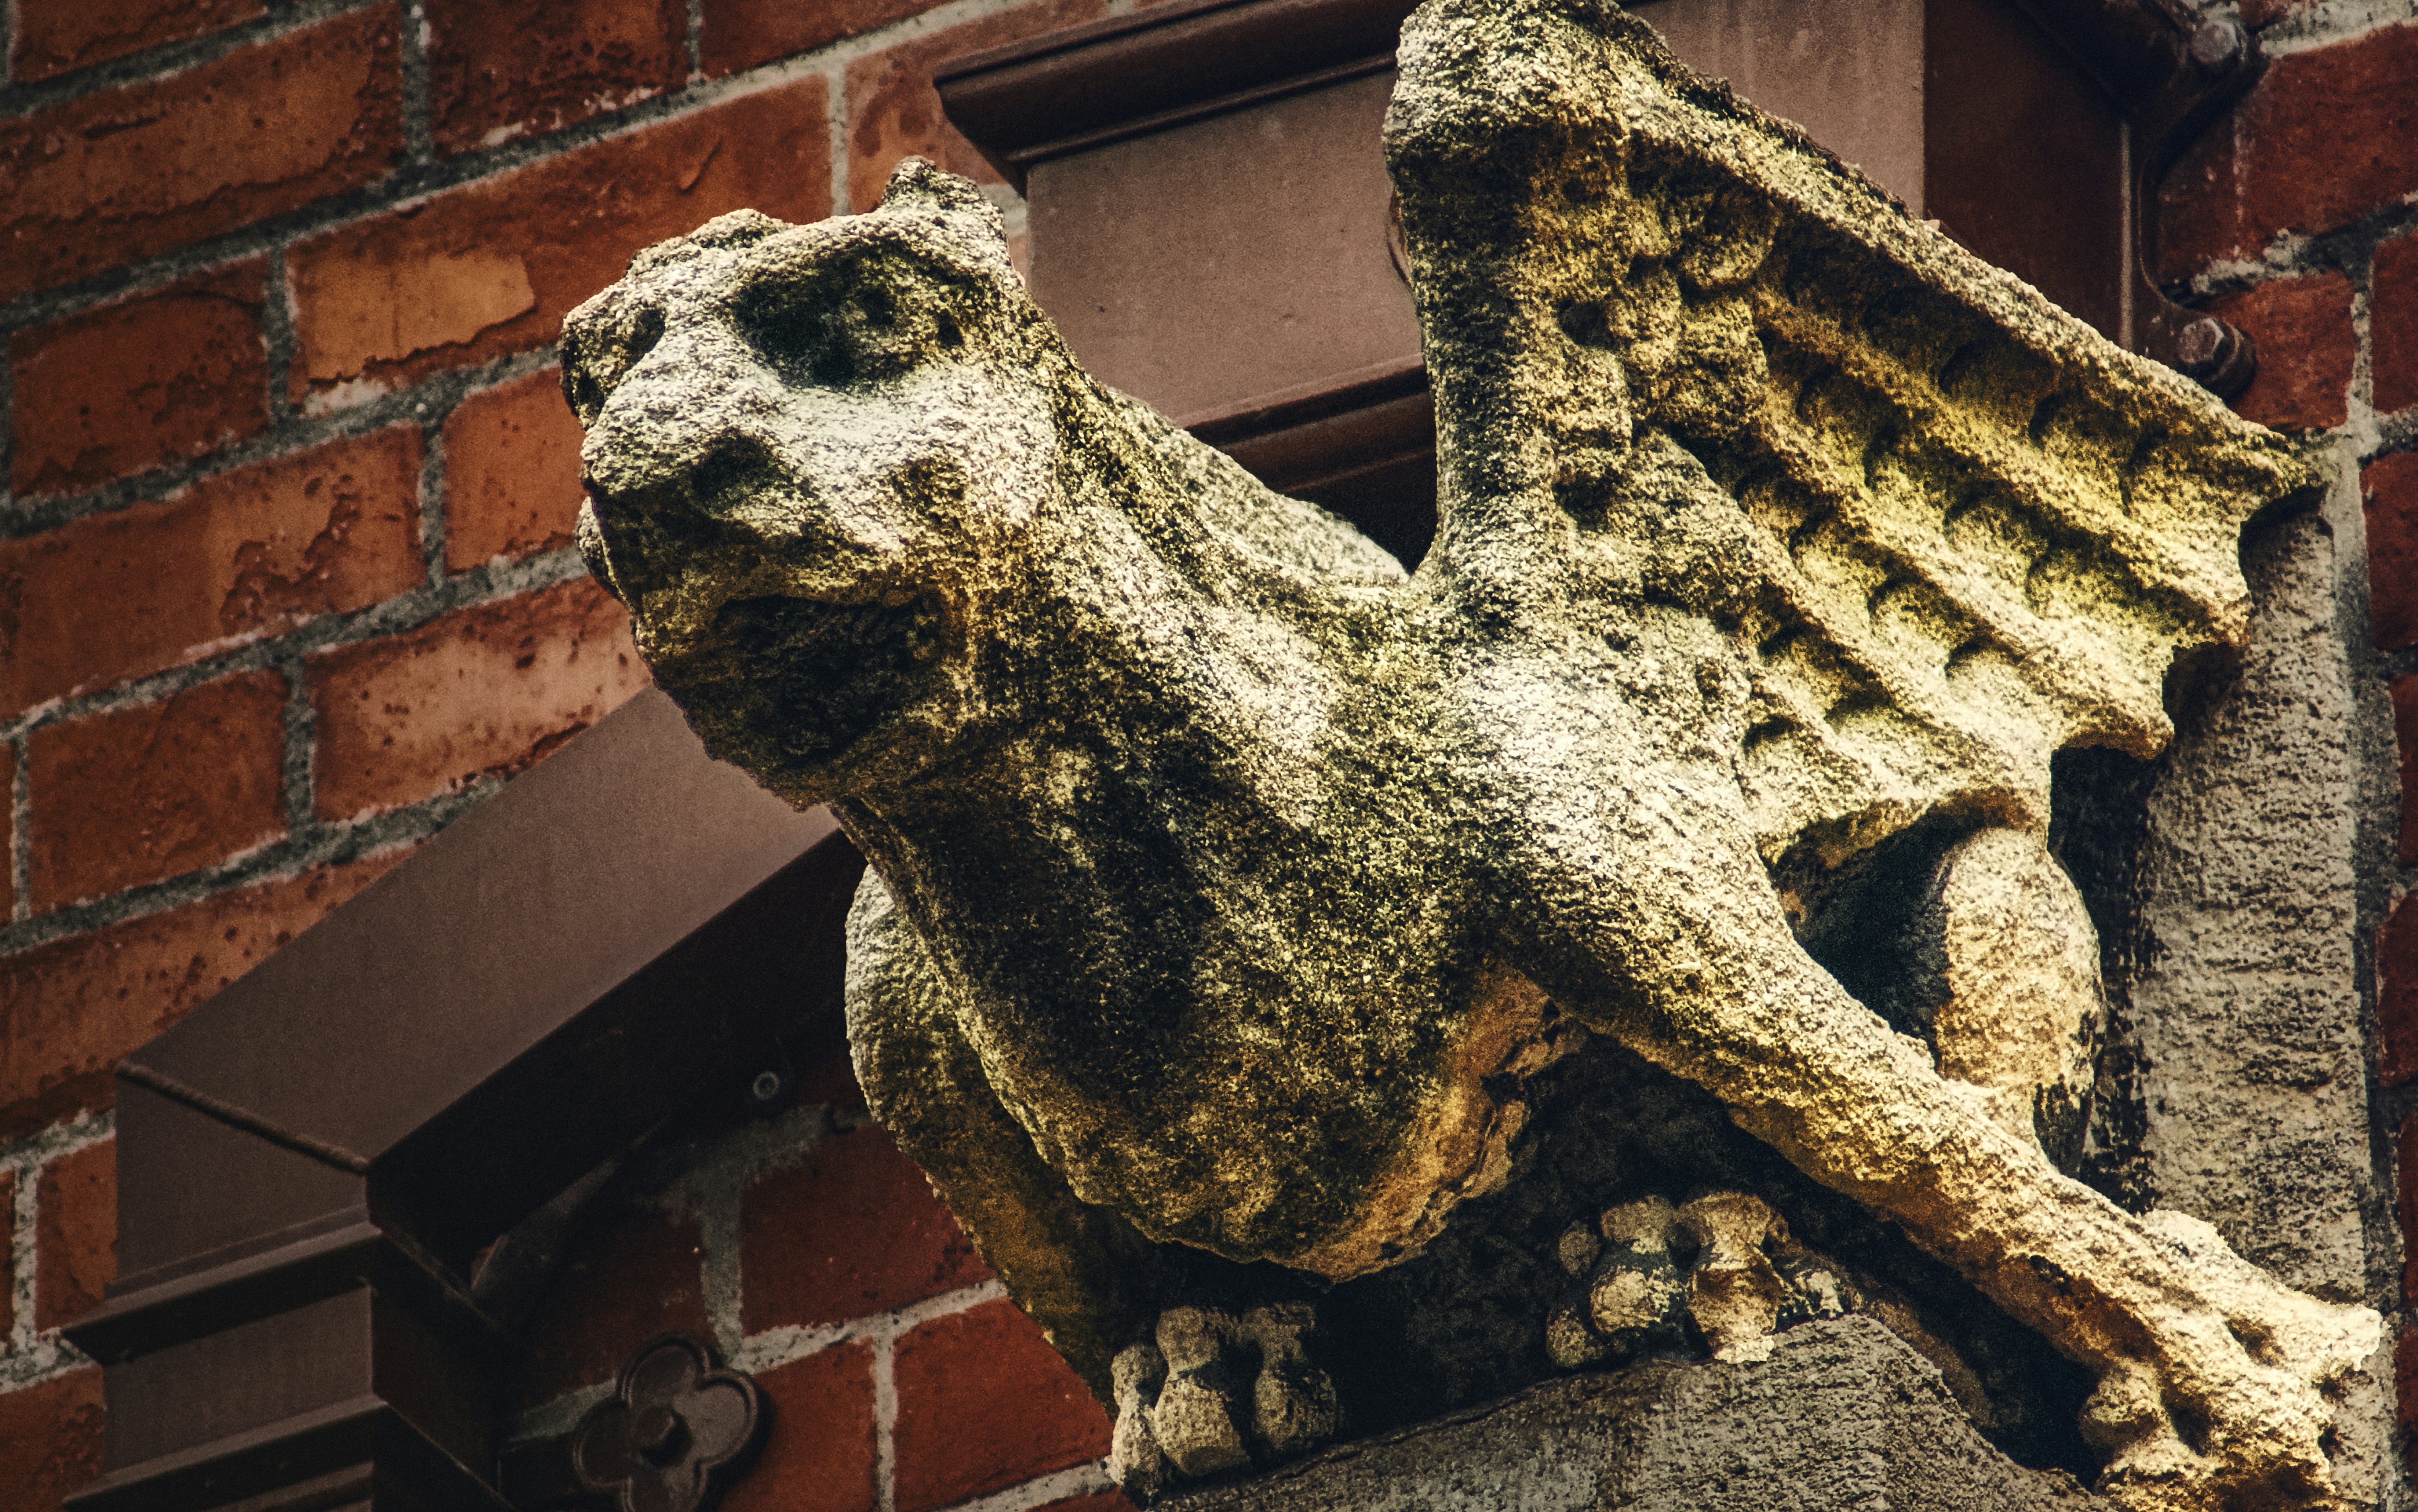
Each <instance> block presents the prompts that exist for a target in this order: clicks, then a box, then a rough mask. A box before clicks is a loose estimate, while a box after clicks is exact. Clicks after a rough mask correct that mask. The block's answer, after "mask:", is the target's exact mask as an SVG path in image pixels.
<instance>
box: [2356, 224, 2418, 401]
mask: <svg viewBox="0 0 2418 1512" xmlns="http://www.w3.org/2000/svg"><path fill="white" fill-rule="evenodd" d="M2367 364H2368V369H2367V370H2368V377H2369V379H2370V381H2371V382H2372V383H2373V385H2374V388H2373V394H2374V400H2373V402H2374V404H2375V405H2376V407H2377V409H2378V410H2379V411H2380V412H2381V413H2384V414H2391V413H2392V412H2393V411H2395V410H2396V409H2407V408H2409V407H2410V405H2418V237H2401V238H2399V239H2398V240H2395V241H2388V242H2386V243H2385V244H2384V245H2383V246H2381V247H2379V248H2378V249H2376V261H2375V263H2374V265H2373V266H2372V267H2371V269H2370V273H2369V278H2368V283H2367Z"/></svg>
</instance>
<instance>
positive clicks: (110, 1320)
mask: <svg viewBox="0 0 2418 1512" xmlns="http://www.w3.org/2000/svg"><path fill="white" fill-rule="evenodd" d="M862 872H863V862H862V861H861V860H860V859H859V858H858V857H857V855H856V853H855V851H854V849H853V848H850V847H849V844H848V841H847V839H846V838H845V837H844V836H842V835H840V834H838V833H837V832H836V831H835V828H834V824H833V822H832V820H831V818H830V816H829V815H827V814H824V813H821V812H819V811H818V812H817V813H815V814H811V815H802V814H799V813H797V812H795V811H794V810H792V809H790V808H789V807H788V805H787V804H785V803H783V802H780V801H779V800H777V799H775V798H773V797H772V796H771V795H770V794H768V793H766V792H764V791H763V790H762V789H761V788H759V787H757V786H756V785H755V784H754V783H753V782H752V781H750V780H749V779H748V778H746V777H745V776H744V775H742V773H740V772H738V771H736V770H734V769H732V768H729V767H726V766H723V765H721V764H719V763H717V762H714V761H712V760H711V759H709V758H708V757H707V756H706V755H705V752H704V750H703V749H702V747H700V746H699V744H698V743H697V741H696V736H695V735H693V734H691V733H690V732H689V729H688V727H687V725H686V722H685V721H683V720H682V719H681V715H680V712H679V710H676V709H674V708H673V707H672V706H671V704H670V702H669V700H667V699H666V698H664V697H663V696H662V695H660V694H655V693H651V692H650V693H647V694H642V695H639V697H638V698H636V699H635V700H634V701H633V702H632V703H631V704H629V705H628V706H626V707H624V708H623V709H622V710H620V711H619V712H617V713H615V714H613V715H612V716H610V717H609V718H607V719H605V720H603V721H601V722H599V723H598V725H596V727H595V728H594V729H592V730H589V731H588V732H587V733H586V734H584V735H582V736H580V737H579V738H578V739H577V740H575V741H572V742H570V744H568V745H567V746H565V747H564V748H563V749H562V750H561V751H560V752H559V753H557V754H556V755H555V756H553V757H551V758H550V759H548V760H547V761H546V762H545V763H544V764H543V766H541V767H539V768H537V769H536V770H535V771H530V772H529V773H528V774H527V775H525V776H523V777H521V778H519V779H518V780H516V781H515V782H514V783H513V785H512V786H511V787H508V788H507V789H505V791H504V792H503V793H501V794H500V795H498V796H497V798H496V799H495V800H493V801H492V802H489V803H487V804H485V805H483V806H482V807H481V808H480V809H478V810H477V811H475V812H473V813H472V814H470V815H468V816H466V817H464V818H463V819H461V820H460V821H459V822H457V823H456V824H454V825H453V826H452V827H451V828H450V829H448V830H447V831H446V832H444V833H443V834H441V835H439V836H437V837H436V839H435V840H433V841H431V842H429V844H428V845H427V846H426V847H424V848H422V849H421V852H420V853H419V854H417V855H415V856H413V857H412V858H411V860H410V861H409V862H407V863H405V864H403V865H401V866H398V867H396V868H395V869H394V870H393V871H392V872H390V873H389V874H388V875H387V876H386V877H385V878H381V879H380V880H379V881H378V882H377V883H376V884H375V885H374V886H372V887H370V888H369V889H367V890H365V891H364V892H363V893H361V894H360V896H359V897H357V898H355V899H354V900H353V901H352V902H351V903H349V904H347V905H345V906H344V908H342V909H338V910H337V911H336V912H335V913H333V914H331V915H330V916H329V918H328V919H326V920H325V921H323V922H322V923H320V924H318V925H317V926H315V927H314V928H313V929H311V930H309V931H307V932H306V933H304V934H303V935H302V936H301V937H300V938H299V939H297V940H295V942H294V943H293V944H292V945H290V946H288V947H286V948H285V949H284V950H283V951H281V952H279V953H278V954H277V955H272V956H270V957H269V958H268V960H267V961H265V962H263V963H262V964H261V965H260V966H259V967H258V968H256V969H255V970H253V972H252V973H251V974H249V975H247V976H245V977H244V978H242V979H241V980H240V981H238V982H237V983H236V984H235V985H233V986H231V987H229V988H228V989H227V990H226V991H224V992H222V993H221V994H220V995H219V996H218V997H217V998H215V999H213V1000H210V1001H209V1002H208V1003H207V1004H205V1005H204V1006H203V1007H202V1008H201V1009H200V1010H199V1011H197V1012H196V1013H194V1014H193V1015H192V1016H190V1017H188V1018H187V1019H186V1020H185V1021H184V1022H182V1023H181V1024H179V1025H177V1026H176V1028H175V1029H173V1030H171V1031H168V1032H167V1033H166V1034H164V1035H162V1036H161V1037H160V1038H159V1039H157V1040H154V1041H153V1042H151V1044H149V1045H147V1046H144V1048H143V1049H142V1050H140V1051H138V1052H136V1054H135V1055H134V1057H133V1058H132V1059H131V1060H130V1061H129V1063H128V1064H127V1065H126V1066H125V1067H124V1068H122V1069H121V1070H120V1073H119V1077H118V1088H117V1160H118V1253H119V1261H120V1265H121V1268H122V1274H121V1276H120V1279H119V1280H118V1282H117V1283H116V1284H115V1285H114V1286H113V1287H112V1288H111V1295H110V1299H109V1301H107V1302H106V1303H104V1304H103V1305H102V1306H100V1307H99V1308H98V1309H96V1310H95V1311H94V1312H92V1313H91V1314H88V1315H87V1316H86V1317H85V1318H84V1319H83V1320H82V1321H79V1322H77V1323H76V1324H74V1325H72V1326H71V1327H70V1328H69V1330H68V1335H69V1337H70V1338H71V1339H73V1340H74V1342H75V1343H76V1344H77V1346H78V1347H80V1348H82V1349H83V1350H84V1351H85V1352H87V1353H89V1354H91V1355H92V1356H93V1357H94V1358H96V1359H98V1360H99V1361H100V1362H101V1365H102V1366H103V1367H104V1372H105V1373H104V1376H103V1382H104V1386H105V1390H106V1392H107V1396H108V1406H109V1445H108V1460H107V1465H106V1469H105V1473H104V1474H102V1475H101V1477H100V1478H99V1480H98V1481H96V1482H94V1483H93V1484H92V1485H90V1486H88V1487H86V1488H85V1489H83V1490H81V1491H79V1492H77V1493H76V1494H75V1495H74V1496H73V1497H71V1498H69V1505H70V1506H71V1507H73V1508H74V1509H75V1512H215V1509H227V1512H234V1509H237V1508H240V1509H241V1512H319V1509H322V1508H329V1507H336V1506H344V1507H345V1508H347V1509H354V1512H360V1509H368V1512H430V1509H434V1508H439V1507H441V1508H446V1509H448V1512H451V1509H455V1508H463V1509H484V1512H511V1508H510V1504H509V1503H508V1502H507V1500H506V1498H505V1496H504V1495H503V1494H502V1489H501V1488H500V1487H499V1484H498V1466H497V1454H496V1438H497V1430H498V1429H499V1428H500V1427H501V1426H502V1419H501V1403H502V1399H503V1397H504V1392H503V1390H502V1386H503V1382H504V1381H505V1379H506V1377H507V1375H508V1373H509V1372H510V1371H511V1369H512V1368H513V1352H514V1346H513V1343H512V1341H511V1339H510V1338H509V1337H508V1336H506V1335H505V1334H503V1333H502V1332H501V1331H500V1330H498V1329H497V1327H496V1325H495V1324H494V1323H493V1322H492V1321H490V1319H489V1317H488V1315H487V1313H486V1311H485V1310H484V1309H483V1308H482V1306H480V1305H479V1303H478V1302H477V1301H476V1300H475V1299H474V1298H473V1297H472V1295H471V1293H470V1290H469V1287H468V1286H467V1284H466V1280H465V1278H466V1277H467V1275H468V1274H469V1272H470V1268H471V1262H472V1260H473V1259H474V1258H475V1257H476V1256H477V1254H478V1253H479V1251H480V1250H481V1248H482V1246H483V1245H486V1244H487V1243H488V1242H489V1241H490V1240H493V1239H495V1238H496V1237H497V1235H498V1234H499V1233H501V1232H503V1231H504V1230H505V1229H508V1228H510V1227H512V1226H513V1224H514V1223H516V1222H518V1221H519V1220H520V1219H521V1218H522V1217H523V1216H524V1215H526V1214H528V1213H530V1212H531V1211H532V1210H534V1209H536V1208H537V1207H539V1206H540V1205H541V1204H543V1203H544V1202H545V1201H547V1199H550V1198H552V1197H553V1196H554V1195H555V1194H556V1193H558V1192H559V1191H561V1190H562V1189H563V1188H564V1187H566V1186H568V1185H570V1184H572V1183H573V1182H574V1180H576V1179H577V1178H578V1177H579V1176H580V1174H581V1173H582V1172H583V1171H586V1170H588V1169H589V1168H592V1167H594V1166H595V1165H596V1163H597V1162H598V1160H599V1159H600V1158H603V1157H605V1156H607V1155H610V1154H611V1153H614V1152H616V1151H620V1150H624V1149H627V1148H629V1146H630V1145H631V1143H632V1142H633V1141H634V1140H635V1139H637V1138H639V1137H640V1136H641V1135H643V1134H644V1133H645V1132H646V1131H647V1130H649V1129H650V1128H652V1127H654V1126H655V1125H656V1124H658V1123H660V1122H661V1121H663V1120H665V1119H666V1118H670V1117H674V1116H677V1115H678V1114H679V1113H680V1112H681V1110H682V1109H684V1108H685V1107H689V1106H690V1105H691V1104H692V1103H693V1102H694V1101H695V1100H696V1098H697V1097H698V1096H700V1095H705V1094H712V1093H715V1092H721V1093H724V1094H729V1093H732V1092H735V1091H736V1089H738V1088H740V1087H742V1086H743V1085H745V1082H746V1079H747V1077H749V1076H750V1075H752V1074H753V1073H755V1072H756V1071H758V1069H760V1067H761V1064H762V1057H763V1056H764V1054H765V1053H766V1052H767V1050H768V1048H769V1047H770V1046H773V1044H774V1042H775V1040H776V1039H777V1037H778V1036H779V1035H781V1034H782V1033H784V1032H788V1031H794V1030H796V1029H798V1028H799V1027H800V1026H801V1025H802V1024H803V1023H805V1022H807V1021H808V1020H810V1019H813V1018H816V1017H818V1016H822V1015H827V1014H833V1013H835V1012H836V1011H837V1006H838V1000H839V988H840V973H841V963H842V949H843V947H842V924H843V921H844V919H845V917H846V912H847V909H848V904H849V898H850V897H851V896H852V895H853V893H854V892H855V887H856V880H857V878H858V877H859V876H860V875H861V874H862ZM674 1363H675V1364H676V1363H677V1362H674ZM716 1368H717V1367H716V1366H714V1365H713V1364H712V1363H711V1362H710V1360H709V1361H707V1362H705V1363H701V1364H700V1365H699V1367H698V1369H697V1370H696V1380H695V1382H692V1383H691V1384H692V1388H693V1389H691V1390H690V1395H691V1396H694V1395H695V1389H707V1390H711V1391H721V1390H723V1389H725V1388H724V1386H723V1385H722V1384H721V1383H720V1382H718V1379H717V1378H716V1377H715V1376H714V1375H713V1371H714V1370H715V1369H716ZM673 1374H675V1375H678V1374H681V1372H678V1371H674V1372H673ZM642 1376H643V1379H642V1380H640V1381H639V1384H641V1385H643V1384H644V1382H646V1381H653V1380H654V1379H655V1378H654V1377H653V1376H652V1375H651V1374H644V1373H642ZM632 1379H633V1378H626V1377H625V1381H624V1386H625V1388H628V1387H629V1386H630V1385H631V1383H632ZM683 1379H685V1377H683ZM751 1389H752V1388H751ZM642 1395H643V1393H642ZM676 1411H677V1410H676ZM756 1415H757V1416H758V1417H760V1412H759V1413H757V1414H756ZM708 1421H709V1417H708V1413H707V1410H706V1409H705V1408H704V1407H701V1406H695V1407H692V1408H691V1409H689V1410H688V1411H687V1412H686V1413H685V1414H684V1415H682V1416H681V1428H680V1432H679V1433H669V1432H668V1431H666V1433H661V1434H652V1436H651V1437H649V1436H647V1435H641V1437H647V1438H648V1442H649V1443H653V1444H654V1446H655V1447H656V1449H657V1450H658V1451H659V1452H663V1453H666V1454H672V1457H673V1458H674V1459H679V1458H680V1455H682V1454H689V1452H690V1451H688V1450H683V1451H679V1452H678V1453H674V1452H673V1451H671V1450H670V1449H669V1448H668V1445H669V1444H670V1443H671V1442H672V1441H673V1440H674V1439H677V1438H679V1437H680V1436H681V1434H685V1435H687V1439H686V1441H685V1442H687V1443H689V1445H690V1449H691V1450H695V1449H696V1448H697V1447H699V1446H701V1445H702V1446H707V1447H708V1448H709V1449H710V1451H711V1452H710V1453H707V1454H705V1455H704V1456H703V1457H702V1459H713V1458H714V1457H715V1456H718V1455H720V1454H721V1453H722V1450H723V1448H724V1447H727V1444H726V1440H727V1433H724V1432H722V1430H721V1429H718V1428H717V1429H714V1430H713V1433H712V1436H711V1437H709V1434H708V1431H707V1426H708ZM713 1421H719V1419H714V1420H713ZM655 1427H657V1428H661V1427H663V1425H660V1424H657V1425H655ZM752 1431H753V1430H752V1428H751V1429H750V1432H751V1433H752ZM650 1433H652V1430H651V1429H650ZM702 1459H700V1458H698V1457H696V1456H694V1455H691V1457H690V1458H689V1459H681V1463H686V1464H689V1465H690V1466H691V1468H692V1469H694V1468H695V1466H696V1464H697V1463H701V1462H702ZM668 1462H670V1461H669V1460H666V1463H668ZM709 1468H711V1467H709ZM650 1484H652V1483H651V1482H650ZM646 1505H650V1506H651V1505H653V1504H652V1503H646Z"/></svg>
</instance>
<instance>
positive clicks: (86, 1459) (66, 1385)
mask: <svg viewBox="0 0 2418 1512" xmlns="http://www.w3.org/2000/svg"><path fill="white" fill-rule="evenodd" d="M102 1420H103V1409H102V1407H101V1399H100V1367H99V1366H86V1367H84V1368H83V1369H81V1370H70V1371H69V1372H68V1373H67V1374H66V1375H63V1376H54V1377H53V1378H52V1379H50V1380H48V1381H45V1382H42V1383H41V1384H40V1385H38V1386H27V1387H25V1388H24V1389H23V1390H22V1391H10V1392H0V1486H5V1487H7V1488H8V1492H7V1495H8V1499H9V1500H8V1512H56V1509H57V1508H58V1507H60V1506H61V1505H63V1504H65V1502H66V1500H67V1498H68V1497H69V1495H70V1494H72V1493H73V1492H75V1491H76V1490H77V1489H79V1488H81V1487H83V1486H84V1483H85V1482H87V1481H90V1480H92V1479H94V1478H95V1477H96V1476H98V1475H99V1474H100V1463H101V1460H100V1457H101V1423H102Z"/></svg>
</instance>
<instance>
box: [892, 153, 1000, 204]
mask: <svg viewBox="0 0 2418 1512" xmlns="http://www.w3.org/2000/svg"><path fill="white" fill-rule="evenodd" d="M881 207H882V208H883V209H885V210H913V209H919V208H925V207H929V208H931V209H935V210H941V211H943V212H956V213H959V214H963V213H966V212H968V211H972V212H976V213H979V212H981V211H984V210H989V211H990V212H991V213H992V214H994V215H996V214H997V213H998V209H997V207H996V206H993V205H992V204H991V202H990V201H989V200H987V199H985V198H984V197H983V191H981V190H978V189H976V188H975V187H974V186H973V183H972V180H970V179H964V178H959V177H958V176H956V175H955V174H953V173H949V172H947V171H945V170H943V169H940V168H936V167H934V166H933V165H932V164H931V163H930V162H929V161H927V160H925V159H922V158H903V159H901V160H899V163H898V166H897V167H896V168H895V169H894V170H893V171H892V173H891V175H890V183H889V186H888V187H887V188H885V189H883V190H882V191H881Z"/></svg>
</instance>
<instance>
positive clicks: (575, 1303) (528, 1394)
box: [523, 1202, 713, 1406]
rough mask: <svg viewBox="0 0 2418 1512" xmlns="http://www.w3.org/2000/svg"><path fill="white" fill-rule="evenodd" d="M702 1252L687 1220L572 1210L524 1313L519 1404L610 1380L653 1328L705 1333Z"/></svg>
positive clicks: (638, 1211) (627, 1211) (615, 1209)
mask: <svg viewBox="0 0 2418 1512" xmlns="http://www.w3.org/2000/svg"><path fill="white" fill-rule="evenodd" d="M702 1253H703V1241H702V1240H701V1239H700V1238H699V1237H698V1233H697V1224H696V1219H695V1218H693V1217H691V1218H674V1217H668V1216H666V1215H665V1214H660V1213H656V1212H652V1211H650V1210H649V1209H645V1208H639V1207H633V1206H630V1205H628V1204H625V1203H613V1202H607V1203H605V1204H603V1211H601V1212H594V1213H582V1214H580V1216H579V1218H578V1220H577V1222H576V1224H575V1225H574V1232H573V1234H572V1236H571V1239H570V1243H569V1245H568V1246H567V1249H566V1253H565V1259H564V1261H563V1264H562V1266H561V1267H560V1269H559V1270H558V1271H556V1272H555V1273H554V1275H552V1276H551V1277H549V1279H548V1280H547V1282H546V1289H545V1294H544V1298H543V1303H542V1304H541V1306H539V1308H538V1310H537V1311H536V1313H535V1314H533V1315H532V1316H531V1318H530V1319H529V1323H528V1330H527V1335H526V1336H527V1337H528V1371H527V1374H526V1376H525V1377H524V1378H523V1393H524V1398H525V1400H526V1402H527V1404H528V1405H529V1406H536V1405H538V1404H540V1403H543V1402H546V1401H551V1400H552V1399H554V1398H555V1397H559V1396H561V1395H562V1394H563V1393H565V1392H568V1391H574V1390H576V1389H578V1388H579V1387H582V1386H589V1385H595V1384H597V1383H599V1382H607V1381H611V1380H612V1379H613V1378H614V1377H615V1376H616V1375H617V1374H619V1373H620V1368H621V1367H622V1366H623V1365H624V1364H626V1363H627V1362H628V1361H629V1358H630V1355H631V1353H632V1352H633V1351H635V1350H636V1349H637V1347H638V1346H639V1345H641V1344H643V1343H645V1342H646V1341H647V1340H649V1339H650V1338H652V1337H654V1336H656V1335H657V1334H662V1333H667V1332H669V1331H670V1330H673V1329H687V1330H690V1331H692V1332H696V1333H702V1334H706V1335H709V1336H710V1335H711V1334H712V1332H713V1329H712V1321H710V1320H709V1319H708V1318H707V1317H706V1312H705V1281H704V1274H705V1273H704V1266H703V1264H702V1261H701V1259H700V1257H701V1255H702Z"/></svg>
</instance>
